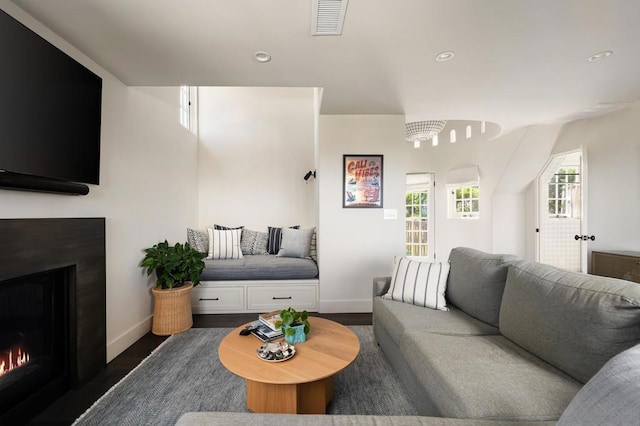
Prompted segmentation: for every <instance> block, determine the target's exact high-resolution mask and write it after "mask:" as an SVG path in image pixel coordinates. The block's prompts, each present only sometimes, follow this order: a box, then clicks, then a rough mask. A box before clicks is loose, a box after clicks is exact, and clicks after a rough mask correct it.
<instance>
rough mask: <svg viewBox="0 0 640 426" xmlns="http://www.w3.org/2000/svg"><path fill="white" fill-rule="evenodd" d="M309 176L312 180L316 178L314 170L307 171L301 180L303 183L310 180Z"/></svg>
mask: <svg viewBox="0 0 640 426" xmlns="http://www.w3.org/2000/svg"><path fill="white" fill-rule="evenodd" d="M311 176H313V178H314V179H315V177H316V171H315V170H309V171H308V172H307V174H306V175H304V178H303V179H304V181H305V182H308V181H309V179H310V178H311Z"/></svg>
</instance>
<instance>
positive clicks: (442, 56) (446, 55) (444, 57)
mask: <svg viewBox="0 0 640 426" xmlns="http://www.w3.org/2000/svg"><path fill="white" fill-rule="evenodd" d="M454 56H456V54H455V53H453V52H452V51H451V50H447V51H446V52H441V53H438V55H436V62H447V61H450V60H452V59H453V57H454Z"/></svg>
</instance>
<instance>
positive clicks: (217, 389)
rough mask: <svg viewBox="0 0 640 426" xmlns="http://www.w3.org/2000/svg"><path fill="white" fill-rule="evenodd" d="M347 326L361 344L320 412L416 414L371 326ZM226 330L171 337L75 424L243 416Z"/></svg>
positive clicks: (241, 387) (241, 385) (240, 386)
mask: <svg viewBox="0 0 640 426" xmlns="http://www.w3.org/2000/svg"><path fill="white" fill-rule="evenodd" d="M349 328H350V329H351V330H353V332H354V333H355V334H356V335H357V336H358V339H359V340H360V354H359V355H358V357H357V358H356V360H355V362H354V363H353V364H351V365H350V366H349V367H347V368H346V369H345V370H343V371H342V372H340V373H339V374H338V375H337V376H336V377H335V382H334V383H335V394H334V398H333V401H332V402H331V403H330V404H329V406H328V408H327V412H328V413H329V414H378V415H417V410H416V409H415V408H414V406H413V405H412V403H411V402H410V400H409V397H408V395H407V393H406V391H405V389H404V387H403V386H402V385H401V384H400V381H399V379H398V377H397V376H396V374H395V373H394V372H393V371H392V369H391V368H390V367H389V364H388V363H387V361H386V359H385V358H384V355H383V354H382V352H381V351H380V349H379V348H378V346H377V345H376V344H375V343H374V342H373V331H372V327H371V326H352V327H349ZM231 330H232V329H230V328H192V329H190V330H187V331H185V332H184V333H181V334H176V335H173V336H171V337H170V338H168V339H167V340H165V341H164V342H163V343H162V344H161V345H160V346H159V347H158V348H157V349H156V350H155V351H154V352H153V353H152V354H151V355H150V356H149V357H148V358H147V359H145V360H144V361H143V362H142V363H141V364H140V365H139V366H138V367H136V368H135V369H134V370H133V371H131V372H130V373H129V374H128V375H127V376H126V377H125V378H124V379H122V380H121V381H120V382H119V383H117V384H116V385H115V386H113V387H112V388H111V389H110V390H109V391H108V392H107V393H106V394H105V395H104V396H103V397H102V398H100V399H99V400H98V401H96V403H95V404H94V405H93V406H92V407H91V408H89V409H88V410H87V411H86V412H85V413H84V414H83V415H82V416H81V417H80V418H78V420H76V422H75V423H74V425H107V424H108V425H136V426H137V425H174V424H175V423H176V421H177V420H178V418H179V417H180V416H181V415H182V414H184V413H186V412H189V411H235V412H249V410H248V409H247V408H246V405H245V392H246V388H245V382H244V379H242V378H240V377H238V376H235V375H234V374H232V373H230V372H229V371H228V370H227V369H226V368H225V367H224V366H223V365H222V364H221V363H220V361H219V359H218V345H219V343H220V341H221V340H222V338H223V337H224V336H225V335H227V333H229V332H230V331H231ZM247 338H249V337H247ZM251 338H253V337H251ZM258 346H260V342H259V341H258V340H257V339H256V347H258Z"/></svg>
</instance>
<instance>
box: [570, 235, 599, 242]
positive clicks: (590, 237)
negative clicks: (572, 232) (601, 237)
mask: <svg viewBox="0 0 640 426" xmlns="http://www.w3.org/2000/svg"><path fill="white" fill-rule="evenodd" d="M574 238H575V239H576V241H580V240H582V241H588V240H591V241H595V240H596V236H595V235H576V236H575V237H574Z"/></svg>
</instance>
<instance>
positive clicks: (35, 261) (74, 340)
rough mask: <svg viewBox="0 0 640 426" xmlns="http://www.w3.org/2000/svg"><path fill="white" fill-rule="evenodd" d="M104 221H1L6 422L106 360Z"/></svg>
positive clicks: (1, 377) (21, 418)
mask: <svg viewBox="0 0 640 426" xmlns="http://www.w3.org/2000/svg"><path fill="white" fill-rule="evenodd" d="M104 235H105V232H104V219H92V218H91V219H3V220H0V246H1V247H2V252H1V254H0V424H16V423H24V422H26V421H28V420H29V419H30V418H32V417H34V416H35V415H37V414H38V413H39V412H40V411H42V410H43V409H44V408H46V407H47V406H48V405H49V404H51V403H52V402H53V401H55V400H56V399H57V398H58V397H60V396H62V395H63V394H64V393H65V392H66V391H67V390H69V389H72V388H76V387H78V386H81V385H82V384H84V383H86V382H87V381H88V380H90V379H91V378H92V377H94V376H95V375H96V374H97V373H98V372H99V371H100V370H102V369H103V368H104V366H105V365H106V301H105V300H106V289H105V252H104V249H105V244H104V241H105V236H104Z"/></svg>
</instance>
